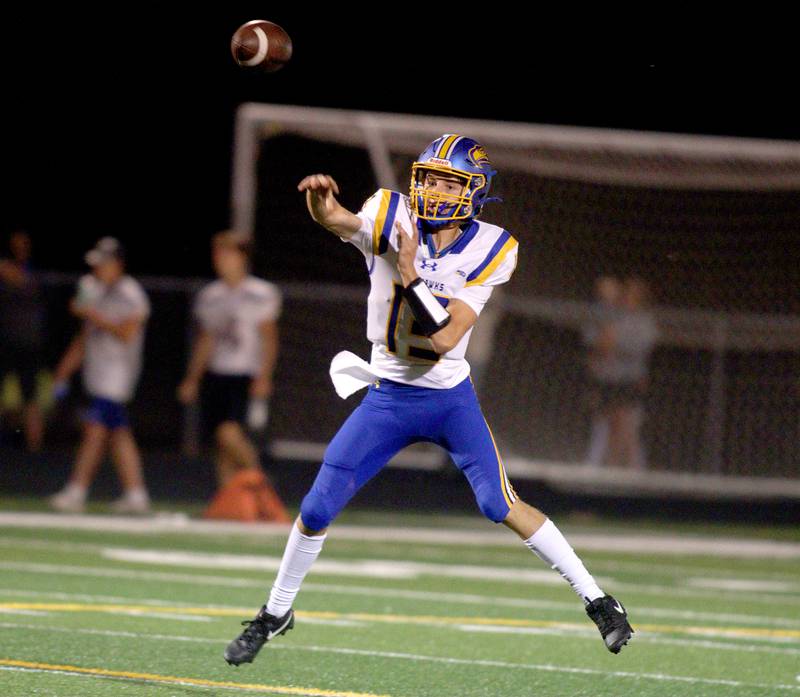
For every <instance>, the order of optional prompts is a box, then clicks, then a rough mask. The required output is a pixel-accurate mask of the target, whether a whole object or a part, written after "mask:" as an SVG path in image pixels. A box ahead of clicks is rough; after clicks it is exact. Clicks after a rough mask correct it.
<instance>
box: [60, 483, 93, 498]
mask: <svg viewBox="0 0 800 697" xmlns="http://www.w3.org/2000/svg"><path fill="white" fill-rule="evenodd" d="M87 491H88V490H87V488H86V487H85V486H83V484H77V483H76V482H68V483H67V485H66V486H65V487H64V493H65V494H69V496H71V497H73V498H76V499H78V500H80V501H85V500H86V494H87Z"/></svg>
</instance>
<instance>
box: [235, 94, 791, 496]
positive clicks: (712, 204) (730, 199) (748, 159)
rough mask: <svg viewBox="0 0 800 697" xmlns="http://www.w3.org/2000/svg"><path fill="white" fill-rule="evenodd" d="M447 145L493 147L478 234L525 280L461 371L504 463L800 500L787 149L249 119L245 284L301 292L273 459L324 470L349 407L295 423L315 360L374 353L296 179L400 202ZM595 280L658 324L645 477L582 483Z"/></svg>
mask: <svg viewBox="0 0 800 697" xmlns="http://www.w3.org/2000/svg"><path fill="white" fill-rule="evenodd" d="M442 133H464V134H466V135H469V136H470V137H473V138H475V139H476V140H479V141H480V142H481V144H482V145H484V147H485V148H486V149H487V151H488V153H489V156H490V158H491V160H492V163H493V165H494V166H495V168H496V169H498V171H499V174H498V176H497V177H496V178H495V184H493V192H492V193H493V194H497V195H499V196H501V197H502V198H503V203H499V204H490V205H488V206H487V207H486V210H485V212H484V216H483V217H485V219H486V220H488V221H490V222H493V223H496V224H499V225H502V226H503V227H506V228H507V229H509V230H510V231H511V232H512V233H513V234H514V235H515V237H517V239H519V241H520V262H519V266H518V268H517V271H516V273H515V274H514V277H513V278H512V280H511V281H510V282H509V283H508V284H507V285H506V286H504V287H503V289H502V293H496V294H495V296H494V297H493V299H492V301H490V304H489V306H488V307H487V311H488V312H487V313H486V317H483V316H482V318H481V321H480V322H479V328H480V327H481V325H483V328H484V336H482V337H481V338H480V340H477V339H478V337H477V336H476V341H475V342H474V343H475V346H474V347H471V348H473V350H472V352H471V354H470V357H471V359H472V365H473V370H474V371H475V373H476V375H477V376H478V377H479V389H480V392H481V399H482V404H483V406H484V410H485V412H486V415H487V419H489V421H490V423H491V424H492V428H493V431H494V433H495V435H496V437H497V439H498V445H499V446H500V448H501V452H503V453H504V454H505V457H506V461H507V463H508V464H509V468H510V469H511V467H512V464H513V469H514V470H515V473H516V475H517V476H526V475H529V476H537V477H544V478H547V479H550V480H552V481H554V482H560V483H561V485H569V484H568V482H570V481H574V482H576V484H575V486H578V484H577V482H580V481H583V482H586V481H595V482H596V481H598V480H599V481H604V482H606V483H607V485H608V487H609V488H614V487H623V488H624V487H626V486H634V485H635V486H638V487H640V488H641V489H642V490H646V489H647V488H648V487H651V488H654V489H655V488H657V489H658V490H659V491H663V490H669V488H670V486H671V485H670V484H669V482H673V483H674V485H675V487H678V488H680V487H684V488H685V486H686V484H685V483H686V481H687V477H688V478H689V480H691V481H694V482H696V485H697V486H699V487H705V489H706V490H707V491H715V490H718V488H719V487H720V486H722V487H723V488H724V487H726V486H728V487H729V488H730V491H742V490H743V485H742V482H747V481H750V480H751V479H755V480H757V481H758V482H760V483H761V488H762V490H763V491H767V490H771V491H774V494H775V495H776V496H778V495H780V494H781V492H783V493H784V494H785V493H786V492H787V491H790V490H791V486H797V487H798V488H797V494H798V495H800V467H798V463H799V462H800V418H798V414H800V302H799V301H798V298H800V296H798V293H797V289H798V287H800V265H798V264H797V263H796V259H797V252H798V251H800V244H798V243H800V143H796V142H788V141H772V140H759V139H743V138H730V137H713V136H692V135H681V134H669V133H644V132H632V131H631V132H629V131H619V130H607V129H590V128H577V127H562V126H550V125H537V124H522V123H510V122H499V121H496V122H495V121H484V120H466V119H451V118H445V117H429V116H415V115H410V114H382V113H373V112H363V111H346V110H337V109H321V108H310V107H297V106H286V105H272V104H255V103H248V104H243V105H241V106H240V108H239V110H238V113H237V118H236V131H235V147H234V157H233V173H232V174H233V177H232V190H231V218H232V225H233V226H234V227H236V228H238V229H241V230H243V231H247V232H248V233H250V234H251V235H253V237H254V238H255V240H256V243H257V245H258V247H259V249H261V250H262V255H261V257H260V261H259V266H258V268H257V269H256V270H257V272H259V273H262V274H263V275H265V276H266V277H268V278H270V279H271V280H276V281H277V282H283V283H284V284H289V285H290V286H291V287H293V288H295V289H297V288H303V292H302V294H301V295H302V297H299V296H298V297H297V298H294V299H293V298H292V297H291V296H287V297H289V301H290V302H291V303H293V312H292V314H291V315H287V317H286V319H285V320H284V325H285V326H284V328H283V332H284V334H285V336H286V337H287V340H288V341H289V346H290V350H292V351H296V354H292V355H291V356H290V357H289V358H287V359H286V360H287V361H292V360H295V361H297V362H298V367H297V368H296V369H295V370H293V372H292V375H293V383H292V396H291V397H289V396H284V397H280V396H279V397H278V401H279V402H280V404H281V405H282V408H283V410H284V411H285V412H286V414H285V416H281V414H280V413H277V414H276V413H275V412H273V414H274V418H275V419H276V421H277V422H278V424H276V425H279V426H280V428H279V432H278V433H276V436H277V437H278V442H279V443H284V444H287V446H286V447H289V448H290V449H291V450H292V453H293V454H294V455H295V456H296V455H298V454H299V453H302V452H304V448H303V443H306V444H307V448H306V449H305V451H306V452H308V453H309V457H312V458H313V459H316V458H317V456H318V455H319V452H320V446H321V445H322V444H324V442H325V441H326V440H327V438H329V437H330V435H332V433H333V432H335V428H336V426H337V425H338V423H340V422H341V419H342V418H343V415H346V414H347V413H348V411H349V410H351V409H352V404H351V403H350V402H347V403H342V404H341V405H340V406H339V407H333V408H331V410H330V412H326V413H325V414H320V415H319V418H318V419H317V420H316V421H315V422H314V424H313V425H309V424H307V423H305V424H300V423H298V420H297V419H296V418H293V416H292V415H293V414H294V415H296V414H297V413H302V412H303V410H304V409H305V410H307V409H308V408H309V405H313V404H314V403H316V402H317V401H318V400H319V399H323V401H325V403H326V404H328V403H329V402H328V397H327V396H326V397H324V398H323V397H320V396H319V395H320V394H321V392H320V391H321V390H324V389H327V388H329V386H328V385H327V384H326V383H327V371H326V365H325V357H326V356H327V358H330V357H331V356H332V355H333V354H334V353H335V352H336V350H338V349H344V348H349V349H351V350H355V351H356V352H357V353H361V355H363V356H364V357H367V356H368V345H367V343H366V340H365V338H364V334H365V327H364V322H365V315H366V306H365V304H366V290H365V289H366V283H367V276H366V274H365V273H363V269H362V268H361V267H360V266H359V261H358V259H357V258H356V257H357V254H356V255H352V254H348V253H349V252H352V251H353V250H350V249H344V248H345V247H348V245H341V244H338V241H333V242H331V241H330V240H328V239H323V236H320V235H318V233H317V230H315V229H314V225H313V223H311V222H310V221H309V219H308V216H307V212H306V211H305V206H304V203H303V200H302V197H299V196H296V184H297V181H299V177H297V175H298V174H301V173H302V174H308V173H311V172H313V171H327V170H326V169H324V168H325V167H334V168H338V171H337V177H338V181H339V184H340V187H341V188H342V189H343V196H345V195H349V196H350V197H351V198H350V205H351V206H356V205H358V202H359V201H363V198H365V197H366V195H368V193H371V190H374V189H375V188H377V187H386V188H391V189H395V190H399V191H401V192H404V193H405V192H406V191H407V187H408V180H409V174H410V164H411V163H412V162H413V160H414V159H415V158H416V156H417V155H418V154H419V153H420V152H421V151H422V150H423V149H424V148H425V146H426V145H427V144H428V143H430V142H431V141H432V140H433V139H434V138H436V137H438V136H439V135H441V134H442ZM304 166H305V167H309V168H311V169H308V170H307V171H304V170H302V167H304ZM292 177H295V179H292ZM354 182H355V183H354ZM292 192H293V193H292ZM296 238H299V239H300V241H299V242H298V241H296ZM308 239H310V240H313V241H312V242H308V241H307V240H308ZM318 240H319V242H318ZM298 274H299V276H300V277H299V278H298V277H297V276H298ZM605 276H609V277H613V278H619V279H631V278H636V279H639V280H641V281H643V282H644V284H645V285H646V286H647V288H648V289H649V296H650V298H651V302H650V304H649V307H648V308H647V313H648V314H649V315H650V316H651V317H652V319H653V321H654V322H655V324H656V326H657V339H656V341H655V345H654V347H653V350H652V352H651V353H650V355H649V360H648V362H647V365H648V370H647V383H648V387H647V390H646V393H645V396H644V398H643V411H642V414H641V421H642V423H641V429H640V433H641V444H642V446H643V450H644V452H645V454H646V465H645V467H644V468H641V469H626V468H621V467H615V466H613V465H608V466H604V467H603V468H602V469H600V470H599V471H598V469H597V468H596V467H587V466H586V452H587V449H588V446H589V440H590V433H591V431H592V423H593V422H592V419H593V416H592V409H591V407H590V406H589V405H588V400H587V394H588V393H589V392H590V391H591V390H590V388H591V384H590V383H591V380H590V378H589V377H588V376H587V353H588V352H589V350H590V348H591V346H590V345H589V344H588V343H587V338H586V336H587V335H586V327H587V324H591V323H592V322H593V321H595V320H596V318H597V301H596V298H595V297H594V288H595V284H596V282H597V280H598V279H599V278H600V277H605ZM340 277H341V278H340ZM337 287H338V288H339V290H338V291H337V290H336V288H337ZM476 334H477V330H476ZM309 357H311V358H309ZM300 364H302V368H303V369H302V370H301V368H300V367H299V366H300ZM312 366H313V369H312ZM304 381H305V382H304ZM280 389H281V386H280V385H278V393H279V392H280ZM329 391H331V392H332V390H329ZM324 411H325V410H324V409H321V410H320V412H324ZM315 433H318V434H319V435H318V436H315V435H314V434H315ZM424 459H425V458H420V462H422V460H424ZM406 461H407V462H409V463H410V464H411V465H413V462H414V458H413V457H411V458H407V459H406ZM565 482H566V484H565ZM720 482H722V484H720ZM734 482H738V484H734ZM770 482H771V483H772V484H770ZM773 484H774V488H773V489H769V487H770V486H773ZM782 484H783V486H782ZM737 487H738V488H737ZM787 487H788V488H787Z"/></svg>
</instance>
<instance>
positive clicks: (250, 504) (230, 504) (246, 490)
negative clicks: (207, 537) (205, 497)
mask: <svg viewBox="0 0 800 697" xmlns="http://www.w3.org/2000/svg"><path fill="white" fill-rule="evenodd" d="M203 517H204V518H216V519H222V520H242V521H246V522H254V521H257V520H269V521H272V522H274V523H291V522H292V519H291V517H290V516H289V513H288V511H287V510H286V507H285V506H284V505H283V502H282V501H281V499H280V497H279V496H278V494H277V493H276V492H275V489H274V488H273V487H272V484H270V482H269V480H268V479H267V477H266V475H265V474H264V473H263V472H261V471H260V470H242V471H241V472H237V473H236V474H235V475H234V476H233V477H231V479H230V481H229V482H228V483H227V484H226V485H225V486H224V487H222V489H220V490H219V491H218V492H217V494H216V495H215V496H214V498H213V499H212V500H211V503H210V504H209V506H208V508H206V510H205V513H203Z"/></svg>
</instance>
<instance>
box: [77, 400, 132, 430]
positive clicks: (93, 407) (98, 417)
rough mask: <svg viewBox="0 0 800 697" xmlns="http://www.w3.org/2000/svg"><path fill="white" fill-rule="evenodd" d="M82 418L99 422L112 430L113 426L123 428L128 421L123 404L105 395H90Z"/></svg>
mask: <svg viewBox="0 0 800 697" xmlns="http://www.w3.org/2000/svg"><path fill="white" fill-rule="evenodd" d="M83 420H84V421H87V422H91V423H98V424H101V425H103V426H105V427H106V428H108V429H110V430H112V431H113V430H114V429H115V428H125V427H126V426H128V423H129V422H128V410H127V409H126V408H125V405H124V404H120V403H119V402H114V401H112V400H110V399H106V398H105V397H92V401H91V402H90V403H89V406H88V407H87V409H86V411H85V412H84V415H83Z"/></svg>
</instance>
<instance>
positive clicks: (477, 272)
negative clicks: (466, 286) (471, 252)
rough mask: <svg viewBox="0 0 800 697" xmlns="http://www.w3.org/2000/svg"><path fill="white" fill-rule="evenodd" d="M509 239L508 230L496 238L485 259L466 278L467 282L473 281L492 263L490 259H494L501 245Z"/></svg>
mask: <svg viewBox="0 0 800 697" xmlns="http://www.w3.org/2000/svg"><path fill="white" fill-rule="evenodd" d="M510 237H511V233H510V232H509V231H508V230H503V232H502V233H501V235H500V237H498V238H497V242H495V243H494V245H493V246H492V248H491V249H490V250H489V253H488V254H487V255H486V258H485V259H484V260H483V261H482V262H481V263H480V266H478V268H477V269H475V270H474V271H473V272H472V273H471V274H470V275H469V276H467V282H469V281H472V280H474V279H475V278H477V277H478V276H479V275H480V273H481V271H483V270H484V269H485V268H486V267H487V266H488V265H489V264H491V263H492V259H494V258H495V257H496V256H497V254H498V253H499V252H500V250H501V249H502V248H503V245H504V244H505V243H506V242H508V240H509V238H510Z"/></svg>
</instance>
